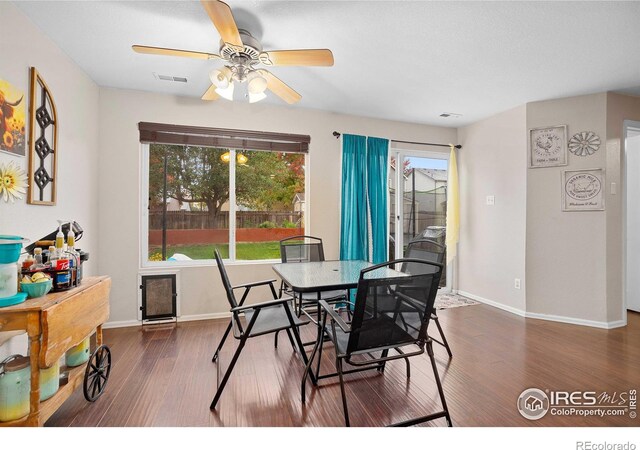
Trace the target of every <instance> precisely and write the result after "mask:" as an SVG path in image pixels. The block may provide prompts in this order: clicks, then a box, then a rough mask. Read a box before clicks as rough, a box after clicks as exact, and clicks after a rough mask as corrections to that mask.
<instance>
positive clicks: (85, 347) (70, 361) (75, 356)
mask: <svg viewBox="0 0 640 450" xmlns="http://www.w3.org/2000/svg"><path fill="white" fill-rule="evenodd" d="M89 344H90V341H89V337H88V336H87V337H86V338H85V339H84V340H83V341H82V342H80V343H79V344H78V345H76V346H75V347H72V348H70V349H69V350H68V351H67V354H66V355H65V356H66V360H67V367H76V366H79V365H81V364H84V363H86V362H87V361H89V356H90V355H89Z"/></svg>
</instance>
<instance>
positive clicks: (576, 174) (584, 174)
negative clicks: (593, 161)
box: [562, 169, 605, 211]
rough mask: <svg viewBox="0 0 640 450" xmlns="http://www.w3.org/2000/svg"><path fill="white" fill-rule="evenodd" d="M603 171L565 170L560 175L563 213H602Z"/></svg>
mask: <svg viewBox="0 0 640 450" xmlns="http://www.w3.org/2000/svg"><path fill="white" fill-rule="evenodd" d="M604 192H605V180H604V170H603V169H588V170H565V171H564V172H563V174H562V210H563V211H603V210H604V197H605V195H604Z"/></svg>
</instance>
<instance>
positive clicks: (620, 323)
mask: <svg viewBox="0 0 640 450" xmlns="http://www.w3.org/2000/svg"><path fill="white" fill-rule="evenodd" d="M525 317H527V318H528V319H540V320H549V321H551V322H562V323H570V324H572V325H582V326H585V327H594V328H604V329H605V330H610V329H612V328H619V327H624V326H626V325H627V323H626V322H625V321H624V320H616V321H614V322H600V321H597V320H588V319H578V318H574V317H567V316H556V315H554V314H541V313H534V312H527V313H526V315H525Z"/></svg>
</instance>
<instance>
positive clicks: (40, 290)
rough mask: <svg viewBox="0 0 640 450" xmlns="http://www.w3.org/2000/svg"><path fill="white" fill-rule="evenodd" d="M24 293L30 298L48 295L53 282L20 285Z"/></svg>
mask: <svg viewBox="0 0 640 450" xmlns="http://www.w3.org/2000/svg"><path fill="white" fill-rule="evenodd" d="M20 287H21V288H22V292H24V293H25V294H27V296H29V298H38V297H42V296H43V295H47V294H48V293H49V291H50V290H51V288H52V287H53V281H52V280H48V281H45V282H42V283H20Z"/></svg>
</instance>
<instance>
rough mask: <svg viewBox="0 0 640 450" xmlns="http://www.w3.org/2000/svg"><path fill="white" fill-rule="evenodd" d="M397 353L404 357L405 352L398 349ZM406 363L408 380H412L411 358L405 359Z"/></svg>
mask: <svg viewBox="0 0 640 450" xmlns="http://www.w3.org/2000/svg"><path fill="white" fill-rule="evenodd" d="M396 351H397V352H398V353H400V354H401V355H404V352H403V351H402V350H401V349H399V348H396ZM404 362H405V363H406V364H407V378H411V363H409V358H405V359H404Z"/></svg>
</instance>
